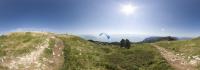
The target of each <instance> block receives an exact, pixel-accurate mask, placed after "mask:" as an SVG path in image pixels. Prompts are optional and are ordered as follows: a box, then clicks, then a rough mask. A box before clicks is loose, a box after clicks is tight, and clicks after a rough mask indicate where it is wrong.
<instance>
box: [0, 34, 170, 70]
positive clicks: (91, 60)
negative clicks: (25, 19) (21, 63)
mask: <svg viewBox="0 0 200 70" xmlns="http://www.w3.org/2000/svg"><path fill="white" fill-rule="evenodd" d="M56 38H59V39H61V40H62V41H63V42H64V46H65V47H64V49H63V52H64V64H63V66H62V67H61V68H60V70H173V69H172V68H171V67H170V66H169V64H168V63H167V62H166V60H164V59H163V58H162V57H161V55H160V54H159V52H158V50H156V49H155V48H154V47H152V46H151V45H149V44H132V47H131V48H130V49H125V48H120V47H119V46H118V45H100V44H99V45H98V44H95V43H92V42H89V41H87V40H84V39H81V38H79V37H76V36H72V35H57V37H56ZM46 39H47V35H44V34H39V33H38V34H34V33H30V32H27V33H12V34H11V35H7V36H0V57H2V56H19V55H23V54H25V53H30V52H31V51H33V50H34V49H36V47H37V46H38V44H40V43H42V42H44V41H45V40H46ZM55 44H56V39H50V41H49V47H48V48H45V50H44V53H43V55H42V56H41V57H42V58H43V57H45V58H48V59H51V58H52V54H53V48H54V47H55ZM0 68H3V67H1V66H0Z"/></svg>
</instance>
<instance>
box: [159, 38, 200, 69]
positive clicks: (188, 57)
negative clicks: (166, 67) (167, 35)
mask: <svg viewBox="0 0 200 70" xmlns="http://www.w3.org/2000/svg"><path fill="white" fill-rule="evenodd" d="M156 44H157V45H159V46H160V47H163V48H165V49H167V50H169V51H171V52H173V53H174V54H176V55H177V56H179V57H181V58H183V59H185V62H186V63H188V64H191V65H193V66H195V67H197V68H198V69H200V65H199V63H200V38H195V39H192V40H182V41H170V42H169V41H162V42H158V43H156Z"/></svg>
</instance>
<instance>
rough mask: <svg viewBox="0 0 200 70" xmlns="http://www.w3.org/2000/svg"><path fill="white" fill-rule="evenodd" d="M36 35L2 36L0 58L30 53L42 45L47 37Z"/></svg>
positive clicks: (0, 39)
mask: <svg viewBox="0 0 200 70" xmlns="http://www.w3.org/2000/svg"><path fill="white" fill-rule="evenodd" d="M33 34H34V33H30V32H25V33H12V34H10V35H2V36H0V57H2V56H18V55H22V54H24V53H29V52H31V51H32V50H34V49H35V48H36V47H37V46H38V45H39V44H40V43H42V42H43V41H44V40H45V39H46V36H45V35H42V34H38V35H35V36H33Z"/></svg>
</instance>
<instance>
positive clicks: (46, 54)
mask: <svg viewBox="0 0 200 70" xmlns="http://www.w3.org/2000/svg"><path fill="white" fill-rule="evenodd" d="M54 47H55V40H54V39H50V41H49V46H48V48H45V49H44V54H43V56H44V57H46V58H51V57H52V56H53V48H54Z"/></svg>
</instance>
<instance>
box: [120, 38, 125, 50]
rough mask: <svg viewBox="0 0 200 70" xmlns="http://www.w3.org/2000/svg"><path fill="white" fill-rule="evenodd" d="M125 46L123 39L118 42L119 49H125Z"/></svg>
mask: <svg viewBox="0 0 200 70" xmlns="http://www.w3.org/2000/svg"><path fill="white" fill-rule="evenodd" d="M125 45H126V42H125V40H124V39H122V40H121V41H120V47H121V48H122V47H125Z"/></svg>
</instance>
